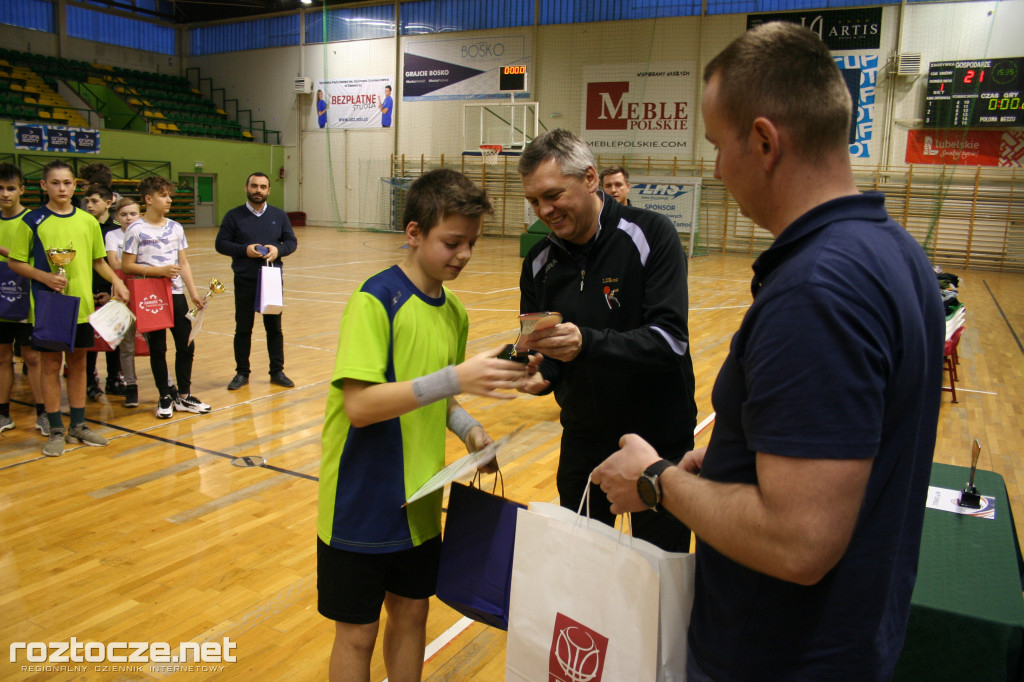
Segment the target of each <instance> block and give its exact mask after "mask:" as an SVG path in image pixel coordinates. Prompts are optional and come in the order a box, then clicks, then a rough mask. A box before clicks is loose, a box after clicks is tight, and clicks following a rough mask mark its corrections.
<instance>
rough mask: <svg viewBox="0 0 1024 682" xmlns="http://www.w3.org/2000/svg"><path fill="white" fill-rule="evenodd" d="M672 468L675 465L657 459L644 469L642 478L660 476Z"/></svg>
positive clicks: (665, 460)
mask: <svg viewBox="0 0 1024 682" xmlns="http://www.w3.org/2000/svg"><path fill="white" fill-rule="evenodd" d="M674 466H675V463H673V462H670V461H669V460H667V459H659V460H658V461H657V462H655V463H654V464H652V465H651V466H649V467H647V468H646V469H644V476H661V472H663V471H665V469H668V468H669V467H674Z"/></svg>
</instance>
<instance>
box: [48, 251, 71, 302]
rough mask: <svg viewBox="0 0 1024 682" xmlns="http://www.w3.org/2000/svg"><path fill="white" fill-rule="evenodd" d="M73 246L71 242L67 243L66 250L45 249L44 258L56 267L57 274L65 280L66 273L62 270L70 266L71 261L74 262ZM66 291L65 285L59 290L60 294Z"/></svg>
mask: <svg viewBox="0 0 1024 682" xmlns="http://www.w3.org/2000/svg"><path fill="white" fill-rule="evenodd" d="M76 253H77V251H75V246H74V244H72V243H71V242H68V247H67V248H66V249H47V250H46V257H47V258H49V259H50V262H51V263H53V264H54V265H56V266H57V274H58V275H60V276H61V277H64V278H67V276H68V273H67V272H66V271H65V270H64V266H65V265H70V264H71V261H73V260H75V254H76ZM67 291H68V287H67V285H64V288H63V289H61V290H60V293H62V294H66V293H67Z"/></svg>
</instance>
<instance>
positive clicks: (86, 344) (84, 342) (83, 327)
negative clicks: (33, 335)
mask: <svg viewBox="0 0 1024 682" xmlns="http://www.w3.org/2000/svg"><path fill="white" fill-rule="evenodd" d="M94 345H96V336H95V335H94V334H93V331H92V325H91V324H89V323H88V322H83V323H82V324H79V325H76V326H75V350H82V349H83V348H92V347H93V346H94ZM32 347H33V348H35V349H36V350H37V351H39V352H40V353H53V352H55V351H51V350H49V349H47V348H39V347H38V346H36V345H34V344H33V346H32ZM56 352H61V351H56Z"/></svg>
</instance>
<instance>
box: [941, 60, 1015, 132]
mask: <svg viewBox="0 0 1024 682" xmlns="http://www.w3.org/2000/svg"><path fill="white" fill-rule="evenodd" d="M1022 68H1024V57H1010V58H1005V59H965V60H958V61H953V62H932V63H931V64H929V65H928V88H927V94H926V95H925V106H924V125H925V127H926V128H1018V127H1022V126H1024V108H1022V105H1024V100H1022V99H1021V86H1022V85H1024V78H1021V69H1022Z"/></svg>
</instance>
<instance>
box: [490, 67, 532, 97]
mask: <svg viewBox="0 0 1024 682" xmlns="http://www.w3.org/2000/svg"><path fill="white" fill-rule="evenodd" d="M491 82H492V83H493V82H494V81H491ZM498 89H499V90H501V91H502V92H522V91H523V90H526V66H524V65H518V66H503V67H501V71H499V72H498Z"/></svg>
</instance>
